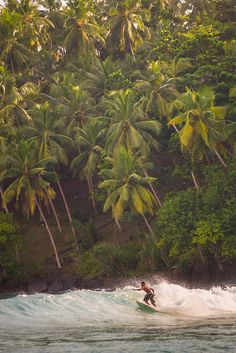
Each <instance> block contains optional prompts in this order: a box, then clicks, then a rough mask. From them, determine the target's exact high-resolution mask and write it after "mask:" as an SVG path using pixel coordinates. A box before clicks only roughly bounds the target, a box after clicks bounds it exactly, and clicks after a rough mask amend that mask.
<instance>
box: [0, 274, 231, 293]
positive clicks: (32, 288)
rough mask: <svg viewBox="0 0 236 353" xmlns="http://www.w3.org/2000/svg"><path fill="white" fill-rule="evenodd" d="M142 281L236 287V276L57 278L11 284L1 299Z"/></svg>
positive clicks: (209, 286) (122, 285)
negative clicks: (17, 284) (215, 278)
mask: <svg viewBox="0 0 236 353" xmlns="http://www.w3.org/2000/svg"><path fill="white" fill-rule="evenodd" d="M141 280H145V281H148V282H150V283H152V284H156V283H158V282H162V281H167V282H169V283H173V284H178V285H181V286H183V287H187V288H191V289H193V288H201V289H206V290H207V289H210V288H212V287H215V286H220V287H227V286H236V276H235V277H234V278H230V279H227V280H225V279H224V280H222V279H217V280H214V281H213V280H212V281H211V280H207V281H206V280H204V279H199V280H195V281H190V280H186V279H183V278H182V279H181V278H176V277H174V276H173V275H171V274H169V273H158V274H148V275H143V277H141V276H139V277H127V278H97V279H90V280H85V279H81V278H78V277H76V276H64V275H63V276H57V277H53V278H52V277H51V278H45V279H38V280H35V281H34V282H32V283H29V284H25V285H21V286H11V285H10V284H8V285H6V286H3V287H1V288H0V299H1V298H6V297H9V296H14V295H18V294H36V293H48V294H59V293H62V292H66V291H69V290H80V289H88V290H96V291H100V290H105V291H114V290H115V289H117V288H122V287H124V286H127V285H135V286H136V285H138V284H139V282H140V281H141Z"/></svg>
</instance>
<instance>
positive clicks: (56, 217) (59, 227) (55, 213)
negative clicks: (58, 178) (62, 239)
mask: <svg viewBox="0 0 236 353" xmlns="http://www.w3.org/2000/svg"><path fill="white" fill-rule="evenodd" d="M46 192H47V190H46ZM47 197H48V200H49V203H50V206H51V209H52V212H53V214H54V217H55V220H56V222H57V227H58V229H59V231H60V232H61V231H62V230H61V224H60V221H59V218H58V216H57V211H56V209H55V207H54V204H53V201H52V199H51V198H50V196H49V195H48V192H47Z"/></svg>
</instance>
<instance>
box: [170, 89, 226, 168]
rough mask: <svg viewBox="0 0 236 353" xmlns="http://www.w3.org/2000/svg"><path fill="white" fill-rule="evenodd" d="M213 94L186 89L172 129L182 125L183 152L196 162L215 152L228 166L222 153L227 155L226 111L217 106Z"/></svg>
mask: <svg viewBox="0 0 236 353" xmlns="http://www.w3.org/2000/svg"><path fill="white" fill-rule="evenodd" d="M214 98H215V96H214V92H213V91H212V90H211V89H209V88H207V89H202V90H200V91H198V92H195V91H191V90H189V89H187V91H186V93H184V94H182V95H181V96H180V97H179V98H178V99H177V100H176V102H175V106H176V107H177V108H178V109H179V113H178V114H177V115H176V116H175V117H174V118H173V119H171V120H170V122H169V125H180V126H181V130H180V132H179V139H180V143H181V146H182V148H183V150H188V151H191V154H192V157H193V158H194V159H195V158H196V159H203V157H204V156H205V152H206V150H210V151H213V152H214V153H215V154H216V156H217V157H218V158H219V160H220V161H221V163H222V164H223V165H224V167H226V164H225V162H224V160H223V159H222V157H221V156H220V152H221V151H224V146H223V136H222V129H223V128H224V126H225V122H224V118H225V114H226V108H225V107H216V106H214Z"/></svg>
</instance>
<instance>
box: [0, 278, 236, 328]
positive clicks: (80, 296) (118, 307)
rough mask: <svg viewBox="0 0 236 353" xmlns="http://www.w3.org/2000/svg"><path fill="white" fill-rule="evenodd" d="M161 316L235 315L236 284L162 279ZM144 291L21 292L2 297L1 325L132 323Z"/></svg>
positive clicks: (158, 287) (158, 298)
mask: <svg viewBox="0 0 236 353" xmlns="http://www.w3.org/2000/svg"><path fill="white" fill-rule="evenodd" d="M153 288H154V289H155V292H156V302H157V305H158V308H159V309H160V314H158V315H157V316H156V317H158V319H160V316H161V315H163V316H165V317H166V314H167V315H168V316H171V317H178V318H179V319H181V318H187V317H188V318H198V317H199V318H200V317H205V316H207V317H213V316H218V317H225V316H236V287H227V288H225V289H222V288H221V287H214V288H212V289H210V290H203V289H188V288H184V287H181V286H179V285H174V284H170V283H167V282H161V283H160V284H158V285H154V286H153ZM142 298H143V293H141V292H134V291H132V287H131V286H126V287H125V288H122V289H117V290H115V291H114V292H105V291H91V290H78V291H72V292H67V293H63V294H57V295H51V294H35V295H19V296H17V297H13V298H8V299H2V300H0V318H1V320H0V327H2V328H6V327H11V326H14V325H20V326H31V325H35V324H37V325H39V326H40V325H47V326H48V325H53V326H54V325H61V324H63V325H67V324H68V323H69V324H70V325H71V324H73V323H74V324H76V323H78V322H80V323H81V322H83V323H84V324H85V325H94V323H96V321H97V322H109V321H114V320H115V321H116V322H117V323H120V324H123V323H126V324H129V323H130V324H131V323H135V322H137V321H138V320H140V317H141V318H142V315H144V313H142V312H140V310H138V308H137V305H136V300H141V299H142Z"/></svg>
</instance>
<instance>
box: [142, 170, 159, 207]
mask: <svg viewBox="0 0 236 353" xmlns="http://www.w3.org/2000/svg"><path fill="white" fill-rule="evenodd" d="M143 172H144V175H145V176H146V177H148V174H147V172H146V170H145V169H144V168H143ZM148 185H149V186H150V189H151V190H152V192H153V195H154V196H155V199H156V200H157V202H158V203H159V206H160V207H162V203H161V200H160V199H159V197H158V195H157V192H156V190H155V189H154V187H153V185H152V183H151V182H150V181H149V182H148Z"/></svg>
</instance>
